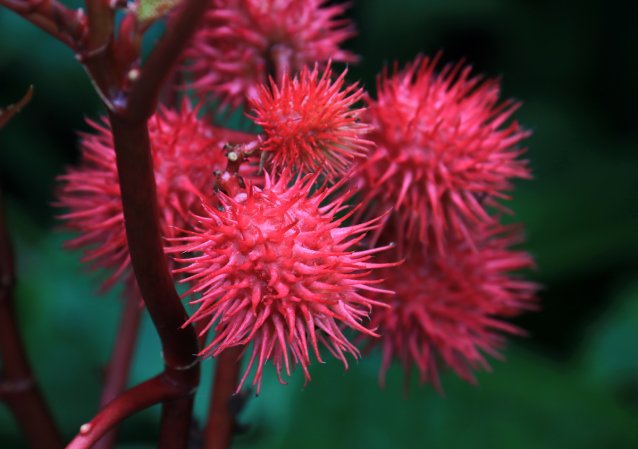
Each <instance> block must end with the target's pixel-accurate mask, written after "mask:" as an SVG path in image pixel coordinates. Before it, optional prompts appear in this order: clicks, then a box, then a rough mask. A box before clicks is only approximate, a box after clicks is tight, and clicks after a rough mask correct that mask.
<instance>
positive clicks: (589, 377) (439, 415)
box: [0, 0, 638, 449]
mask: <svg viewBox="0 0 638 449" xmlns="http://www.w3.org/2000/svg"><path fill="white" fill-rule="evenodd" d="M630 3H631V2H602V1H599V2H580V1H578V2H577V1H575V0H559V1H548V0H541V1H536V0H535V1H532V0H516V1H514V0H473V1H469V0H397V1H393V2H390V1H388V0H359V1H358V2H355V4H354V7H353V8H352V9H351V10H350V14H351V15H352V17H353V19H354V20H355V22H356V24H357V26H358V29H359V36H358V37H357V38H356V39H354V40H353V41H352V42H351V47H352V49H353V50H354V51H356V52H357V53H359V54H361V55H362V56H363V58H362V61H361V64H359V65H357V66H353V67H351V70H350V74H349V75H350V78H351V79H352V80H357V79H360V80H361V81H362V82H363V83H364V85H365V86H367V87H368V88H369V89H370V90H371V91H373V90H374V83H375V74H376V73H378V72H379V71H380V70H381V69H382V68H383V66H384V65H386V64H387V65H390V66H391V65H392V64H393V62H394V61H398V62H399V63H400V64H403V63H405V62H407V61H409V60H411V59H412V58H413V57H414V56H415V55H416V54H418V53H425V54H433V53H435V52H437V51H438V50H440V49H441V50H443V52H444V56H443V57H444V60H446V61H455V60H458V59H460V58H465V59H466V60H467V61H469V62H471V63H472V64H473V65H474V67H476V70H477V72H480V73H485V74H486V76H490V77H502V81H503V94H504V97H515V98H517V99H519V100H521V101H522V103H523V107H522V108H521V109H520V111H519V112H517V114H516V116H517V118H518V119H519V120H520V121H521V123H523V124H524V125H525V126H527V127H528V128H531V129H532V130H533V131H534V135H533V137H532V138H531V139H529V141H528V145H529V153H528V156H529V158H530V160H531V164H532V167H533V170H534V173H535V179H534V181H532V182H524V183H520V185H519V186H518V188H517V190H516V192H515V194H514V200H513V201H512V202H511V206H512V208H513V209H514V210H515V211H516V215H515V216H514V217H513V218H512V220H515V221H520V222H523V223H525V225H526V228H527V235H528V237H529V241H528V243H527V244H526V248H527V249H529V250H530V251H531V252H532V253H533V254H534V256H535V257H536V259H537V262H538V267H539V268H538V270H537V271H535V272H533V273H531V275H530V276H531V277H533V278H534V279H535V280H537V281H539V282H540V283H542V284H543V285H544V290H543V292H542V294H541V295H542V299H543V310H542V311H540V312H539V313H535V314H531V315H529V316H526V317H523V318H522V319H520V320H519V324H520V325H522V326H523V327H525V328H526V329H527V330H528V331H529V334H530V337H529V338H527V339H519V340H518V341H515V342H514V343H513V345H512V346H511V347H510V348H509V349H508V350H507V352H506V358H507V360H506V361H505V362H504V363H503V362H500V361H495V362H494V371H495V372H494V373H491V374H487V373H483V374H480V375H479V377H478V381H479V386H478V387H475V386H471V385H467V384H465V383H463V382H461V381H459V380H458V379H456V378H454V377H453V376H451V375H448V376H446V377H445V378H444V385H445V395H444V396H440V395H438V394H437V393H435V392H434V391H432V390H431V389H430V388H429V387H426V388H419V387H418V385H416V383H413V384H412V385H410V388H409V390H408V392H407V393H406V392H405V391H404V388H403V379H402V373H401V371H400V370H399V369H398V367H396V368H395V369H394V370H392V371H391V373H390V377H389V379H388V386H387V387H386V388H385V389H379V387H378V384H377V369H378V366H379V356H378V354H374V353H373V354H371V355H370V356H369V357H364V358H363V359H362V361H361V362H359V363H354V364H353V365H352V366H351V368H350V370H349V371H348V372H344V371H343V369H342V368H341V367H340V366H339V365H338V363H337V362H335V361H332V360H331V361H329V362H328V363H326V364H325V365H321V366H315V367H314V369H313V371H312V374H313V380H312V382H311V384H309V385H308V386H307V387H305V388H304V386H303V382H302V379H301V378H300V376H298V375H297V376H295V377H294V378H293V380H292V381H291V382H290V384H289V385H288V386H279V385H278V384H277V382H276V379H275V376H274V374H273V373H272V372H269V373H268V375H267V376H266V378H265V384H264V387H263V390H262V395H261V396H260V397H258V398H255V397H251V398H250V399H249V402H248V406H247V409H246V410H245V412H244V413H243V414H242V420H243V422H244V423H246V424H247V425H248V430H247V431H246V433H245V434H244V435H242V436H240V437H239V438H237V441H236V447H238V448H250V447H260V448H262V449H265V448H291V449H292V448H300V447H301V448H308V449H313V448H325V447H332V448H349V449H356V448H366V449H376V448H379V449H383V448H415V449H416V448H423V447H434V448H444V447H454V448H456V447H463V448H465V447H472V448H490V449H505V448H530V449H531V448H534V449H536V448H540V447H542V448H544V449H550V448H571V447H578V448H579V449H584V448H601V447H610V448H634V447H638V349H637V348H638V257H637V256H636V254H638V201H636V198H638V182H637V180H636V179H637V174H638V151H636V150H637V149H638V123H637V122H638V115H637V114H636V106H635V105H636V101H638V83H637V82H636V80H638V54H637V53H638V50H637V49H638V27H636V26H635V23H634V22H635V9H634V10H633V11H632V10H631V5H630ZM30 84H34V85H35V89H36V92H35V96H34V99H33V101H32V103H31V104H30V105H29V107H28V108H27V109H26V110H25V111H23V112H21V113H20V114H19V115H18V116H17V117H16V118H15V119H14V120H13V121H12V123H11V124H10V126H7V127H6V128H5V129H4V130H3V131H2V133H0V177H1V182H2V188H3V190H5V191H6V192H7V193H8V196H9V201H8V211H7V212H8V215H9V217H10V224H11V231H12V234H13V239H14V242H15V246H16V252H17V255H18V270H19V284H18V288H17V291H16V301H17V304H18V309H19V310H18V312H19V316H20V321H21V324H22V328H23V330H24V335H25V338H26V343H27V346H28V348H29V352H30V354H31V358H32V360H33V363H34V366H35V369H36V371H37V374H38V375H39V378H40V379H41V381H42V384H43V387H44V391H45V393H46V395H47V398H48V399H49V400H50V402H51V404H52V405H53V408H54V410H55V416H56V419H57V420H58V421H59V422H60V424H61V425H62V426H63V430H64V432H65V434H66V435H67V436H69V437H70V436H72V435H73V434H74V433H75V431H76V430H77V428H78V427H79V425H80V424H81V423H83V422H84V421H86V420H87V419H89V418H90V417H91V416H92V415H93V413H94V412H95V409H96V406H97V401H98V397H99V384H100V377H101V376H100V375H101V370H102V367H103V366H104V364H105V362H106V360H107V357H108V354H109V351H110V345H111V341H112V338H113V335H114V332H115V326H116V321H117V316H118V312H119V308H120V303H119V301H117V299H116V298H117V297H118V296H119V293H120V292H118V291H114V292H112V293H111V294H109V295H107V296H106V297H97V296H98V295H97V285H98V282H97V280H98V277H99V275H96V274H94V273H87V272H86V270H85V269H84V268H83V267H82V266H81V264H80V263H79V261H78V255H77V254H74V253H68V252H65V251H62V250H61V245H62V242H63V241H64V239H65V238H66V237H67V236H65V235H64V234H62V233H61V232H59V231H56V228H55V221H54V218H53V217H54V215H55V213H56V212H55V210H54V208H53V207H52V206H51V203H52V202H53V200H54V196H53V192H54V186H55V183H54V178H55V176H56V175H57V174H59V173H61V172H62V171H63V169H64V167H65V166H66V165H68V164H71V163H73V162H75V161H76V160H77V156H78V155H77V152H76V151H77V150H76V146H75V142H76V137H75V131H76V130H78V129H84V125H83V117H85V116H92V117H94V116H96V115H97V114H100V113H102V111H101V109H100V105H99V103H98V100H97V98H96V97H95V95H94V94H93V93H92V90H91V86H90V84H89V82H88V80H87V79H86V76H85V74H84V73H83V71H82V70H81V68H80V67H79V66H78V64H77V62H76V61H75V60H74V58H73V55H72V54H71V53H70V52H69V51H68V50H67V49H66V48H64V47H63V46H62V45H60V44H58V43H56V42H54V41H53V40H52V39H49V38H48V36H46V35H45V34H44V33H42V32H40V31H38V30H36V29H35V28H34V27H33V26H31V25H30V24H28V23H26V22H25V21H23V20H22V19H20V18H18V17H17V16H15V15H13V14H12V13H9V12H7V11H5V10H0V104H5V105H6V104H8V103H10V102H12V101H14V100H15V98H17V97H18V96H19V95H21V93H23V92H24V91H25V89H26V88H27V87H28V86H29V85H30ZM159 351H160V349H159V345H158V341H157V338H156V336H155V334H154V331H153V328H152V326H151V325H150V323H149V322H148V320H147V321H145V323H144V326H143V331H142V338H141V340H140V342H139V345H138V348H137V353H138V358H137V360H136V364H135V366H134V369H133V376H132V380H131V381H132V382H138V381H140V380H143V379H145V378H147V377H148V376H150V375H152V374H155V373H156V372H158V371H159V370H160V368H161V365H160V356H159ZM204 368H205V371H204V376H203V379H204V380H206V379H210V376H211V370H212V367H211V363H210V362H209V363H207V364H205V367H204ZM297 374H299V373H297ZM209 388H210V385H208V383H207V382H203V385H202V391H201V393H200V395H199V396H198V402H197V405H196V408H197V415H198V417H199V418H200V420H201V419H202V418H203V416H204V414H205V410H206V402H207V398H208V391H209ZM157 418H158V411H157V410H154V409H152V410H149V411H148V412H145V413H142V414H140V415H137V416H135V417H133V418H131V419H130V420H128V421H127V422H126V423H125V424H124V425H123V431H122V434H121V441H122V445H121V447H122V448H129V449H133V448H151V447H154V443H153V441H154V438H155V436H156V434H155V432H156V429H157V426H156V422H157ZM0 447H2V448H3V449H4V448H17V449H19V448H23V447H24V446H23V443H22V442H21V440H20V436H19V435H18V432H17V430H16V428H15V425H14V423H13V421H12V419H11V417H10V416H9V414H8V412H7V411H6V409H5V408H3V407H0Z"/></svg>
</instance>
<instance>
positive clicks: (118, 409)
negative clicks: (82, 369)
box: [67, 374, 187, 449]
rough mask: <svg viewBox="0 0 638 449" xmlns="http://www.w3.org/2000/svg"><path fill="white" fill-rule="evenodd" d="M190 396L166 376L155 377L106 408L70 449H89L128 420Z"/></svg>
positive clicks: (77, 437) (82, 431) (84, 427)
mask: <svg viewBox="0 0 638 449" xmlns="http://www.w3.org/2000/svg"><path fill="white" fill-rule="evenodd" d="M184 394H187V393H186V392H184V391H183V390H182V388H181V387H178V386H176V385H175V384H174V383H173V382H172V381H171V379H170V378H168V377H167V376H166V375H165V374H160V375H159V376H156V377H153V378H152V379H149V380H147V381H146V382H143V383H141V384H140V385H138V386H136V387H134V388H132V389H130V390H128V391H127V392H126V393H124V394H122V395H120V396H118V397H117V399H115V400H114V401H112V402H110V403H109V404H108V405H107V406H106V407H104V408H103V409H102V410H101V411H100V412H99V413H98V414H97V415H96V416H95V418H93V419H92V420H91V421H90V422H88V423H86V424H84V425H82V427H81V428H80V433H79V434H78V435H77V436H76V437H75V438H74V439H73V441H71V443H70V444H69V445H68V446H67V449H88V448H90V447H92V446H93V444H95V442H96V441H98V440H99V439H100V438H101V437H102V436H103V435H104V434H105V433H106V432H108V431H109V430H110V429H112V428H113V427H114V426H116V425H117V424H119V423H120V422H121V421H123V420H124V419H125V418H128V417H129V416H131V415H134V414H135V413H137V412H139V411H141V410H144V409H146V408H148V407H150V406H152V405H155V404H159V403H160V402H164V401H170V400H171V399H174V398H179V397H183V396H184Z"/></svg>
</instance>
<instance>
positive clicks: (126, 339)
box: [94, 290, 142, 449]
mask: <svg viewBox="0 0 638 449" xmlns="http://www.w3.org/2000/svg"><path fill="white" fill-rule="evenodd" d="M135 293H137V290H136V291H135ZM141 317H142V307H141V303H140V298H139V295H138V294H133V293H132V294H129V295H128V296H127V298H126V302H125V304H124V309H123V310H122V319H121V322H120V327H119V329H118V333H117V339H116V341H115V345H114V349H113V354H112V356H111V361H110V363H109V366H108V369H107V371H106V376H105V381H104V387H103V389H102V398H101V399H100V407H104V406H106V404H108V403H109V402H111V401H112V400H114V399H115V398H116V397H117V396H118V395H119V394H120V393H122V391H124V389H125V387H126V381H127V379H128V376H129V372H130V368H131V362H132V360H133V354H134V352H135V343H136V341H137V336H138V332H139V325H140V321H141ZM116 438H117V430H116V429H113V430H112V431H111V432H109V433H107V434H106V435H104V437H103V438H102V439H100V441H99V442H98V443H97V444H96V445H95V447H94V449H110V448H112V447H113V445H114V444H115V440H116Z"/></svg>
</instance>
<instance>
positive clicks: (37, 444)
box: [0, 197, 63, 449]
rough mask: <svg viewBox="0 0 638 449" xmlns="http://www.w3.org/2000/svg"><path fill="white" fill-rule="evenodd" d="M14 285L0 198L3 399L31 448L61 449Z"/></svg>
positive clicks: (0, 383) (0, 390)
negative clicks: (22, 328)
mask: <svg viewBox="0 0 638 449" xmlns="http://www.w3.org/2000/svg"><path fill="white" fill-rule="evenodd" d="M14 284H15V269H14V264H13V252H12V250H11V244H10V242H9V235H8V232H7V229H6V224H5V221H4V212H3V210H2V198H1V197H0V354H1V355H2V362H3V365H2V368H3V369H2V373H1V375H0V399H2V400H4V401H5V402H6V403H7V405H8V406H9V408H10V409H11V411H12V412H13V415H14V416H15V419H16V421H17V422H18V425H19V426H20V428H21V429H22V432H23V434H24V436H25V438H26V439H27V441H28V444H29V446H30V447H32V448H34V449H59V448H62V447H63V443H62V438H61V436H60V433H59V431H58V429H57V426H56V425H55V422H54V421H53V417H52V416H51V414H50V413H49V409H48V407H47V405H46V403H45V401H44V397H43V396H42V393H41V392H40V389H39V388H38V385H37V383H36V380H35V377H34V375H33V372H32V370H31V366H30V364H29V360H28V359H27V356H26V352H25V349H24V345H23V343H22V339H21V338H20V333H19V332H18V327H17V324H16V319H15V310H14V306H13V301H12V295H13V286H14Z"/></svg>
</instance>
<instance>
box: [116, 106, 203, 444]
mask: <svg viewBox="0 0 638 449" xmlns="http://www.w3.org/2000/svg"><path fill="white" fill-rule="evenodd" d="M110 120H111V127H112V130H113V141H114V144H115V152H116V161H117V169H118V173H119V178H120V189H121V195H122V206H123V210H124V222H125V226H126V236H127V239H128V246H129V252H130V255H131V263H132V265H133V270H134V271H135V276H136V278H137V283H138V285H139V287H140V292H141V293H142V297H143V298H144V301H145V303H146V306H147V308H148V311H149V314H150V316H151V319H152V320H153V323H154V324H155V327H156V329H157V332H158V334H159V337H160V340H161V344H162V349H163V354H164V366H165V371H164V374H165V376H166V378H167V379H169V380H170V382H171V383H172V384H173V385H174V386H175V387H177V388H179V389H180V390H181V391H182V397H181V399H179V400H175V401H171V402H170V403H166V404H164V412H163V413H164V414H166V413H168V414H169V415H172V416H173V415H175V416H179V417H180V418H181V420H178V419H175V420H172V421H168V420H164V419H163V420H162V430H161V431H160V433H161V434H171V433H174V432H177V430H178V429H182V428H189V427H190V419H191V416H190V415H191V414H190V413H185V414H177V413H173V412H167V410H166V409H167V408H175V409H176V410H178V409H179V410H181V409H183V408H189V409H190V406H191V405H192V395H193V394H194V391H195V389H196V388H197V385H198V383H199V363H198V359H197V353H198V352H199V348H198V344H197V338H196V336H195V332H194V330H193V327H192V326H187V327H185V328H182V324H183V323H184V322H186V320H187V318H188V317H187V315H186V311H185V310H184V307H183V306H182V303H181V300H180V298H179V296H178V295H177V292H176V291H175V288H174V285H173V279H172V277H171V275H170V273H169V270H168V266H167V263H166V256H165V255H164V250H163V245H162V237H161V233H160V227H159V210H158V205H157V196H156V187H155V178H154V175H153V161H152V158H151V153H150V142H149V136H148V130H147V127H146V121H144V122H128V121H124V120H122V119H120V118H119V117H117V116H116V115H115V114H111V115H110ZM189 404H190V405H189ZM171 428H175V429H176V430H174V431H171V430H170V429H171ZM186 437H187V436H186V435H185V436H184V443H183V444H177V442H175V444H173V442H174V440H172V439H171V440H167V441H166V442H164V441H160V446H159V447H160V448H162V449H173V448H183V447H186V444H185V443H186Z"/></svg>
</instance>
